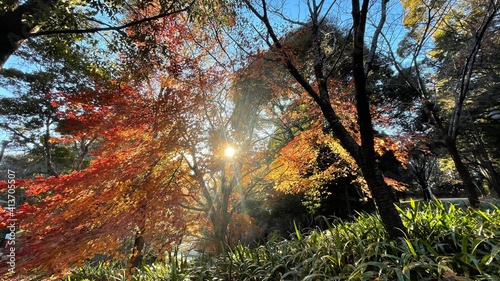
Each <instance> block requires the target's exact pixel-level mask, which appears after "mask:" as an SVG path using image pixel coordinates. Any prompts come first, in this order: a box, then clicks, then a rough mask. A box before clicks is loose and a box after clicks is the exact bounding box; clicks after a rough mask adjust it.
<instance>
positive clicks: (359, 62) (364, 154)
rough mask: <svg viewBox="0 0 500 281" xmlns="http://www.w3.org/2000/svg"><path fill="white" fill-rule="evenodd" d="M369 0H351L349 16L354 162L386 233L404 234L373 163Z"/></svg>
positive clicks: (387, 189) (389, 190)
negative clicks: (357, 139)
mask: <svg viewBox="0 0 500 281" xmlns="http://www.w3.org/2000/svg"><path fill="white" fill-rule="evenodd" d="M369 2H370V1H369V0H363V1H362V4H361V6H360V3H359V0H353V1H352V7H353V9H352V17H353V20H354V24H353V30H354V38H353V45H354V48H353V53H352V61H353V76H354V84H355V86H356V110H357V112H358V125H359V132H360V135H361V149H360V150H361V155H360V157H359V158H358V159H357V160H356V162H357V163H358V165H359V167H360V168H361V171H362V173H363V177H364V178H365V180H366V183H367V184H368V188H369V189H370V191H371V193H372V196H373V199H374V201H375V204H376V205H377V208H378V210H379V213H380V217H381V219H382V222H383V224H384V226H385V228H386V230H387V232H388V234H389V236H390V237H391V238H397V237H403V236H404V235H405V234H406V227H405V226H404V225H403V222H402V220H401V217H400V216H399V213H398V211H397V210H396V207H395V206H394V203H395V196H394V193H393V190H392V188H391V187H390V186H388V185H387V184H386V183H385V181H384V176H383V174H382V170H381V169H380V167H379V165H378V163H377V158H376V156H377V154H376V152H375V146H374V142H375V140H374V139H375V135H374V133H373V124H372V118H371V112H370V100H369V97H368V92H367V89H366V80H367V79H366V73H365V67H364V59H365V57H364V48H365V45H364V40H365V27H366V16H367V13H368V6H369Z"/></svg>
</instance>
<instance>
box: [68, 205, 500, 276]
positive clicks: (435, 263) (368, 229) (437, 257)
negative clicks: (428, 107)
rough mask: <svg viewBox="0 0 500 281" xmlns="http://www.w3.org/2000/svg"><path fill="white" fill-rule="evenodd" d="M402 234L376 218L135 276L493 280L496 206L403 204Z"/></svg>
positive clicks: (498, 271)
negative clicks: (392, 235)
mask: <svg viewBox="0 0 500 281" xmlns="http://www.w3.org/2000/svg"><path fill="white" fill-rule="evenodd" d="M399 211H400V213H401V217H402V218H403V222H404V224H405V225H406V227H407V228H408V230H409V235H408V237H407V238H403V239H399V240H396V241H391V240H389V239H387V236H386V233H385V231H384V230H383V227H382V224H381V221H380V218H379V217H378V216H377V215H367V214H359V215H358V217H357V219H356V221H354V222H349V223H347V222H344V221H341V220H338V221H334V222H332V225H331V226H330V228H329V229H328V230H326V231H319V230H314V231H310V232H308V233H301V232H300V231H298V230H297V231H296V233H295V234H294V235H293V237H291V238H290V239H288V240H282V241H272V242H268V243H266V244H264V245H262V246H260V247H257V248H254V249H251V248H247V247H243V246H238V247H236V248H234V249H232V251H231V252H230V253H229V254H227V255H225V256H218V257H210V256H202V257H200V258H199V259H196V260H190V261H188V260H187V259H186V258H182V257H181V258H178V257H177V255H173V256H170V257H168V258H167V260H166V261H165V262H163V263H153V264H149V265H143V266H142V267H141V268H140V269H139V270H138V271H137V273H136V274H135V276H134V280H172V281H174V280H379V281H381V280H409V281H413V280H419V281H420V280H422V281H425V280H447V281H451V280H500V254H499V253H500V208H499V207H498V205H493V204H489V205H485V206H483V207H482V208H480V209H465V208H458V207H455V205H453V204H445V203H442V202H441V201H435V202H432V203H423V202H410V204H409V206H408V207H407V208H405V209H404V210H403V209H399ZM123 272H124V270H123V269H120V267H119V266H116V265H109V266H104V265H101V266H100V267H83V268H80V269H78V270H76V271H75V272H74V273H73V275H72V276H71V277H70V278H69V279H68V280H124V275H123Z"/></svg>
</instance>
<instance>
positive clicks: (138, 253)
mask: <svg viewBox="0 0 500 281" xmlns="http://www.w3.org/2000/svg"><path fill="white" fill-rule="evenodd" d="M143 249H144V237H143V236H142V232H141V230H137V232H136V234H135V240H134V247H133V249H132V256H131V257H130V260H129V261H128V265H127V271H126V276H127V281H130V280H132V276H133V275H134V272H135V270H136V269H137V267H138V266H139V265H140V264H141V261H142V250H143Z"/></svg>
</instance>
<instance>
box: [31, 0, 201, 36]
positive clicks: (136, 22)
mask: <svg viewBox="0 0 500 281" xmlns="http://www.w3.org/2000/svg"><path fill="white" fill-rule="evenodd" d="M193 3H194V1H193V2H191V3H190V4H189V5H188V6H186V7H185V8H182V9H180V10H176V11H171V12H164V13H160V14H158V15H156V16H152V17H146V18H143V19H140V20H134V21H131V22H129V23H126V24H123V25H120V26H107V27H96V28H86V29H58V30H45V31H40V32H34V33H29V34H27V35H26V38H32V37H38V36H43V35H53V34H83V33H96V32H101V31H117V32H120V31H121V30H122V29H125V28H128V27H131V26H135V25H139V24H142V23H145V22H150V21H154V20H157V19H161V18H164V17H168V16H171V15H175V14H179V13H182V12H186V11H188V10H189V8H190V7H191V5H193Z"/></svg>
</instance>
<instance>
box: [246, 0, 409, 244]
mask: <svg viewBox="0 0 500 281" xmlns="http://www.w3.org/2000/svg"><path fill="white" fill-rule="evenodd" d="M384 3H385V2H384ZM245 4H246V7H247V8H248V9H249V10H250V11H251V12H252V14H253V15H254V16H255V17H256V18H257V19H258V20H259V21H260V23H262V25H263V26H264V32H263V33H260V34H259V36H260V38H270V40H271V41H270V42H268V41H265V42H267V44H268V47H269V48H270V49H271V51H272V53H273V54H274V58H275V59H276V60H278V61H280V62H281V64H282V65H283V66H284V67H285V69H287V71H288V72H289V73H290V75H291V76H292V77H293V78H294V79H295V81H296V82H297V83H298V84H300V86H301V87H302V88H303V90H304V91H305V92H306V93H307V94H308V95H309V96H310V97H311V98H312V99H313V100H314V102H315V103H316V104H317V106H318V107H319V108H320V110H321V112H322V114H323V116H324V117H325V120H326V121H327V122H328V125H329V129H330V130H331V132H332V133H333V135H334V136H335V137H336V138H337V139H338V140H339V142H340V143H341V145H342V147H343V148H344V149H345V150H346V151H347V152H348V153H349V154H350V155H351V157H352V158H353V159H354V160H355V161H356V163H357V164H358V166H359V167H360V169H361V171H362V174H363V177H364V179H365V180H366V182H367V185H368V187H369V189H370V191H371V193H372V195H373V198H374V200H375V202H376V204H377V207H378V209H379V212H380V215H381V217H382V221H383V223H384V225H385V227H386V230H387V232H388V233H389V235H390V236H391V237H393V238H394V237H400V236H402V235H404V233H405V227H404V225H403V224H402V222H401V218H400V217H399V214H398V213H397V211H396V209H395V207H394V205H393V203H394V199H393V193H392V190H391V189H390V187H389V186H388V185H387V184H386V183H385V181H384V178H383V174H382V172H381V170H380V168H379V166H378V163H377V160H376V158H377V157H376V152H375V147H374V132H373V127H372V119H371V111H370V101H369V96H368V92H367V88H366V83H367V69H366V68H365V67H367V64H365V63H364V59H365V44H364V41H365V27H366V19H367V16H368V8H369V1H368V0H365V1H362V3H360V2H359V1H356V0H354V1H352V15H353V22H352V23H353V24H352V30H353V36H352V40H353V51H352V66H351V67H352V68H351V70H352V81H353V83H354V85H355V95H354V96H355V100H356V110H357V124H358V125H359V134H360V135H359V140H360V143H361V144H358V142H357V141H356V136H353V135H352V134H351V133H349V131H348V130H347V129H346V127H345V126H344V125H343V124H342V123H341V121H340V118H339V116H338V114H337V112H336V111H335V110H334V108H333V107H332V98H333V94H332V93H331V91H330V89H329V87H328V85H329V82H330V81H331V80H330V74H331V73H332V69H331V68H330V67H331V66H330V65H328V64H326V63H325V62H326V59H327V58H328V53H327V50H325V47H326V46H328V45H327V41H325V36H324V34H323V33H322V30H321V23H322V22H323V21H324V20H325V17H326V16H327V13H328V11H330V9H331V7H330V6H328V4H326V3H325V2H324V1H320V2H316V1H308V2H307V5H308V9H309V12H310V13H309V17H310V19H309V20H310V21H309V22H308V23H299V24H300V25H302V26H304V27H305V28H307V30H308V31H309V34H312V36H313V41H312V42H313V43H312V47H311V51H312V53H313V56H314V57H313V59H312V60H311V61H310V65H312V66H313V69H314V76H312V77H305V76H304V75H303V73H301V72H300V70H299V69H298V68H297V66H296V64H295V56H294V54H293V50H289V49H288V48H287V45H286V43H285V42H283V40H280V38H279V37H278V35H277V34H276V31H275V29H274V28H273V26H272V22H271V20H270V14H271V13H272V10H271V8H270V7H268V5H269V3H268V2H266V1H262V2H261V3H260V5H258V4H255V3H253V2H251V1H245ZM294 22H295V23H296V22H297V21H294ZM381 24H383V21H381ZM256 30H260V29H258V28H256ZM376 41H377V40H374V42H376ZM375 44H376V43H375Z"/></svg>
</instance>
